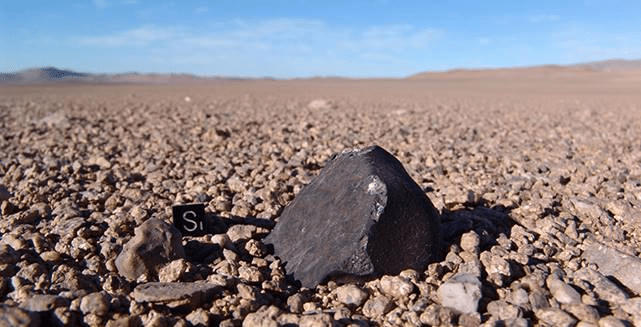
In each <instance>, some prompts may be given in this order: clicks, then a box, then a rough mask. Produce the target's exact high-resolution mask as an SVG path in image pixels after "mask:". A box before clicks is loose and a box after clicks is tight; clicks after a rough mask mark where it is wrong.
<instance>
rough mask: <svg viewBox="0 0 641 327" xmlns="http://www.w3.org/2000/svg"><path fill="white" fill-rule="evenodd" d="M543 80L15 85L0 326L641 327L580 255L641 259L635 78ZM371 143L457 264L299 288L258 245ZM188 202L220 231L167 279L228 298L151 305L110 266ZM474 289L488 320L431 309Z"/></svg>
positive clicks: (2, 180) (625, 293)
mask: <svg viewBox="0 0 641 327" xmlns="http://www.w3.org/2000/svg"><path fill="white" fill-rule="evenodd" d="M555 69H556V68H555ZM549 73H550V74H547V73H545V72H544V74H542V75H540V76H538V75H536V74H538V72H536V71H532V74H530V75H528V76H523V77H521V78H516V77H515V78H512V77H509V76H508V77H505V76H503V77H500V78H498V77H497V78H490V77H484V76H485V75H475V76H467V77H466V76H463V78H459V77H457V76H460V75H461V74H462V75H465V73H464V72H453V73H452V74H450V73H447V74H444V75H442V76H440V77H433V78H430V79H426V80H412V81H405V80H380V81H372V80H340V79H332V80H323V79H315V80H294V81H260V80H252V81H240V80H238V81H220V82H216V83H212V84H199V85H187V86H185V85H155V86H150V85H134V84H128V85H109V86H104V85H98V84H96V85H89V86H88V85H80V84H74V85H38V86H5V85H2V86H0V89H1V90H0V130H1V131H2V132H1V133H0V185H2V186H4V187H5V188H6V190H7V192H8V194H9V195H10V197H8V198H7V197H6V196H5V197H4V199H2V198H3V197H0V326H5V325H10V326H15V325H21V324H22V325H29V324H31V325H35V326H37V325H45V324H46V323H49V321H45V320H44V319H49V320H50V321H51V322H53V324H54V325H60V326H92V327H93V326H131V327H133V326H200V325H202V326H207V325H209V326H226V327H232V326H233V327H237V326H242V325H243V324H244V325H245V326H260V325H261V324H262V325H265V326H278V325H281V326H283V325H285V326H287V325H288V324H289V325H302V324H309V325H318V326H327V325H328V324H330V323H331V324H333V325H334V326H338V327H345V326H352V327H353V326H420V325H422V324H424V325H426V326H487V327H489V326H530V327H534V326H561V325H566V326H576V327H580V326H582V327H588V326H599V324H601V325H603V326H617V325H618V326H620V325H621V324H623V325H624V326H628V327H629V326H641V314H639V313H640V312H641V295H640V294H637V292H635V291H634V290H633V289H632V287H629V286H626V284H624V282H625V283H628V284H629V285H634V284H632V283H629V282H628V281H626V278H621V277H617V276H615V275H614V273H613V272H612V271H611V270H608V269H607V267H608V265H607V264H606V265H603V264H602V263H599V262H597V261H589V260H588V258H591V256H589V255H586V254H585V252H586V251H588V252H590V251H592V250H590V245H591V244H596V243H595V242H598V244H602V245H604V246H607V247H608V248H611V249H615V250H616V251H618V253H616V256H613V258H614V257H618V256H619V255H620V254H625V255H626V256H628V257H629V258H641V219H640V217H641V215H640V214H639V213H640V212H641V165H639V163H640V162H641V150H640V149H641V105H640V104H641V94H640V92H639V75H638V74H635V73H633V72H626V73H625V74H624V73H620V74H619V73H615V72H612V73H608V74H597V73H593V72H582V73H581V74H580V75H572V74H565V73H563V76H562V77H558V78H555V77H554V71H551V72H549ZM479 74H483V73H482V72H480V73H479ZM537 76H538V77H537ZM543 76H545V77H543ZM468 77H470V78H468ZM186 97H189V98H190V101H189V102H187V101H185V98H186ZM314 100H322V101H319V103H320V102H324V103H329V104H330V105H329V106H312V107H314V108H310V106H309V104H310V103H311V102H312V101H314ZM371 144H379V145H380V146H382V147H383V148H385V149H386V150H388V151H389V152H390V153H391V154H393V155H394V156H395V157H396V158H398V160H399V161H400V162H402V163H403V166H404V168H405V169H406V170H407V172H408V174H409V175H410V176H412V177H413V179H414V180H415V181H416V183H417V184H418V185H419V186H420V187H421V189H422V190H423V191H424V192H425V193H426V194H427V195H428V196H429V198H430V199H431V201H432V203H433V204H434V206H435V207H436V208H437V209H439V210H440V211H441V234H442V235H443V240H444V245H445V246H444V248H445V251H444V252H446V254H445V255H444V256H443V257H442V258H439V259H437V261H436V262H433V263H430V264H428V265H427V267H426V268H425V269H422V268H421V269H408V270H403V271H401V272H399V273H397V274H389V275H385V276H382V277H380V278H374V279H371V280H368V281H362V280H361V281H359V280H349V279H345V280H329V281H328V282H326V283H321V284H319V285H317V286H316V287H313V288H299V287H298V286H297V284H296V283H293V282H292V281H291V280H290V279H289V278H288V277H287V276H286V271H285V269H284V262H283V261H282V260H279V259H277V258H276V257H275V256H274V255H273V253H271V252H270V248H269V247H267V246H265V244H264V242H263V239H264V237H265V236H266V235H268V234H269V232H270V231H271V230H272V229H273V227H274V226H275V221H276V218H278V217H279V216H280V215H281V213H282V210H283V208H284V207H286V206H287V205H288V204H290V203H291V202H292V201H293V200H294V199H295V198H296V197H297V195H298V194H299V193H300V192H301V190H302V189H303V188H304V186H305V185H307V184H309V183H310V182H311V180H312V179H314V177H316V176H318V174H319V173H320V171H321V169H322V168H323V167H324V165H325V163H326V162H327V161H328V159H329V158H330V157H331V156H332V155H333V154H335V153H339V152H341V151H343V150H346V149H353V148H363V147H366V146H368V145H371ZM195 202H198V203H204V204H205V206H206V213H207V214H208V215H209V218H212V217H214V216H215V217H217V218H216V219H213V218H212V221H214V222H215V223H216V226H217V228H215V230H214V231H213V232H214V233H215V234H214V235H204V236H198V237H194V236H183V238H182V240H181V242H182V246H183V249H184V252H185V256H184V257H183V258H179V259H176V260H172V261H169V262H167V263H166V264H164V265H162V266H161V267H160V268H159V269H158V274H159V276H158V280H159V281H164V282H175V283H181V284H180V287H179V288H180V289H190V288H192V287H194V286H193V284H198V283H205V284H213V285H218V288H215V289H214V291H213V292H212V293H211V294H210V295H208V296H206V297H205V300H204V301H202V302H199V301H197V298H198V296H195V297H190V296H187V297H185V300H184V301H185V302H183V303H184V304H183V305H182V306H181V305H178V306H177V307H171V306H169V303H172V301H171V300H168V301H167V302H162V301H154V302H146V301H140V302H139V301H136V299H135V298H134V297H133V295H134V291H133V290H134V289H136V288H137V287H139V286H140V285H146V284H147V283H148V282H151V281H153V276H144V275H143V276H141V277H138V278H137V279H136V280H128V279H127V278H125V277H123V276H121V275H120V273H119V272H118V268H117V267H116V264H115V259H116V257H117V256H118V255H119V254H120V253H121V252H122V250H123V247H124V245H125V244H127V242H128V241H129V240H130V239H132V238H134V237H135V230H136V227H139V226H140V225H141V224H143V223H144V222H145V221H146V220H148V219H160V220H162V221H165V222H170V221H171V217H172V213H171V207H172V206H173V205H175V204H180V203H195ZM209 218H208V219H209ZM595 253H598V252H595ZM608 253H609V252H608ZM606 259H609V258H606ZM622 262H628V261H627V259H626V261H622ZM459 273H465V274H469V275H471V276H474V278H476V279H478V281H479V282H480V283H481V295H482V297H481V299H480V300H479V301H478V306H477V308H476V311H474V312H471V313H465V314H462V313H459V312H457V311H456V310H453V309H451V308H449V307H447V306H444V305H443V304H444V303H443V301H442V300H441V298H440V297H439V296H438V290H439V288H441V286H442V285H443V284H444V283H447V282H448V281H449V280H450V279H451V278H452V277H453V276H455V275H457V274H459ZM635 276H638V274H634V275H628V277H629V278H632V277H635ZM147 277H151V278H150V279H148V278H147ZM152 285H153V284H152ZM141 288H144V287H141ZM138 290H139V291H137V292H135V293H136V296H138V294H139V293H144V291H142V292H141V289H140V288H139V289H138ZM359 290H361V291H362V292H359ZM573 290H574V291H576V293H578V294H579V295H580V302H576V300H577V298H576V293H575V292H574V291H573ZM174 291H175V290H173V289H172V290H170V291H167V292H165V293H169V294H173V293H174ZM175 293H176V294H179V293H178V291H176V292H175ZM172 296H173V295H172ZM139 299H140V298H139ZM150 299H152V298H150ZM156 299H158V297H156ZM473 299H474V296H473V295H470V296H469V298H464V299H463V300H465V301H471V300H473ZM180 301H182V300H178V302H176V303H174V304H179V303H180ZM107 303H108V310H107V312H106V313H105V309H106V308H107V305H106V304H107ZM359 303H360V304H359ZM34 311H35V312H34ZM41 317H43V321H42V324H40V322H39V321H38V320H39V319H40V318H41Z"/></svg>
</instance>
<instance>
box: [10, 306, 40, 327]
mask: <svg viewBox="0 0 641 327" xmlns="http://www.w3.org/2000/svg"><path fill="white" fill-rule="evenodd" d="M0 326H2V327H4V326H7V327H11V326H25V327H36V326H40V316H39V315H38V314H35V313H31V312H29V311H26V310H23V309H20V308H16V307H12V306H9V305H6V304H0Z"/></svg>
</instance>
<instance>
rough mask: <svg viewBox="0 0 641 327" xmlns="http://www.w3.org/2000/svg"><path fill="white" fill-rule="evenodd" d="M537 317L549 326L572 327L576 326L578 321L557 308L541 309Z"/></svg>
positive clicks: (537, 312)
mask: <svg viewBox="0 0 641 327" xmlns="http://www.w3.org/2000/svg"><path fill="white" fill-rule="evenodd" d="M536 317H537V318H538V319H539V320H540V321H541V322H542V323H544V324H547V325H548V326H558V327H572V326H574V325H575V324H576V319H574V318H573V317H572V316H571V315H569V314H568V313H566V312H564V311H563V310H561V309H557V308H545V309H540V310H538V311H536Z"/></svg>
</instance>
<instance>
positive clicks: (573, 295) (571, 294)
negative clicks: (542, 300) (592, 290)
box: [547, 275, 581, 304]
mask: <svg viewBox="0 0 641 327" xmlns="http://www.w3.org/2000/svg"><path fill="white" fill-rule="evenodd" d="M547 286H548V288H549V289H550V292H551V293H552V296H554V299H556V300H557V301H558V302H559V303H565V304H567V303H580V302H581V294H579V292H577V291H576V290H575V289H574V288H573V287H572V286H570V285H568V284H566V283H564V282H563V281H561V280H559V279H558V277H556V276H554V275H550V277H548V279H547Z"/></svg>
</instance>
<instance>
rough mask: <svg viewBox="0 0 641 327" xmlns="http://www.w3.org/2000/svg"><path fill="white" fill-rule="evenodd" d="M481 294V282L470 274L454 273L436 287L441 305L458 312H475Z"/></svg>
mask: <svg viewBox="0 0 641 327" xmlns="http://www.w3.org/2000/svg"><path fill="white" fill-rule="evenodd" d="M481 296H482V293H481V282H480V281H479V280H478V278H477V277H476V276H474V275H470V274H457V275H454V276H452V277H451V278H450V279H449V280H447V281H446V282H445V283H443V285H441V286H440V287H439V288H438V297H439V299H440V300H441V305H443V306H445V307H448V308H451V309H453V310H456V311H458V312H460V313H473V312H476V310H477V309H478V304H479V300H480V299H481Z"/></svg>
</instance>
